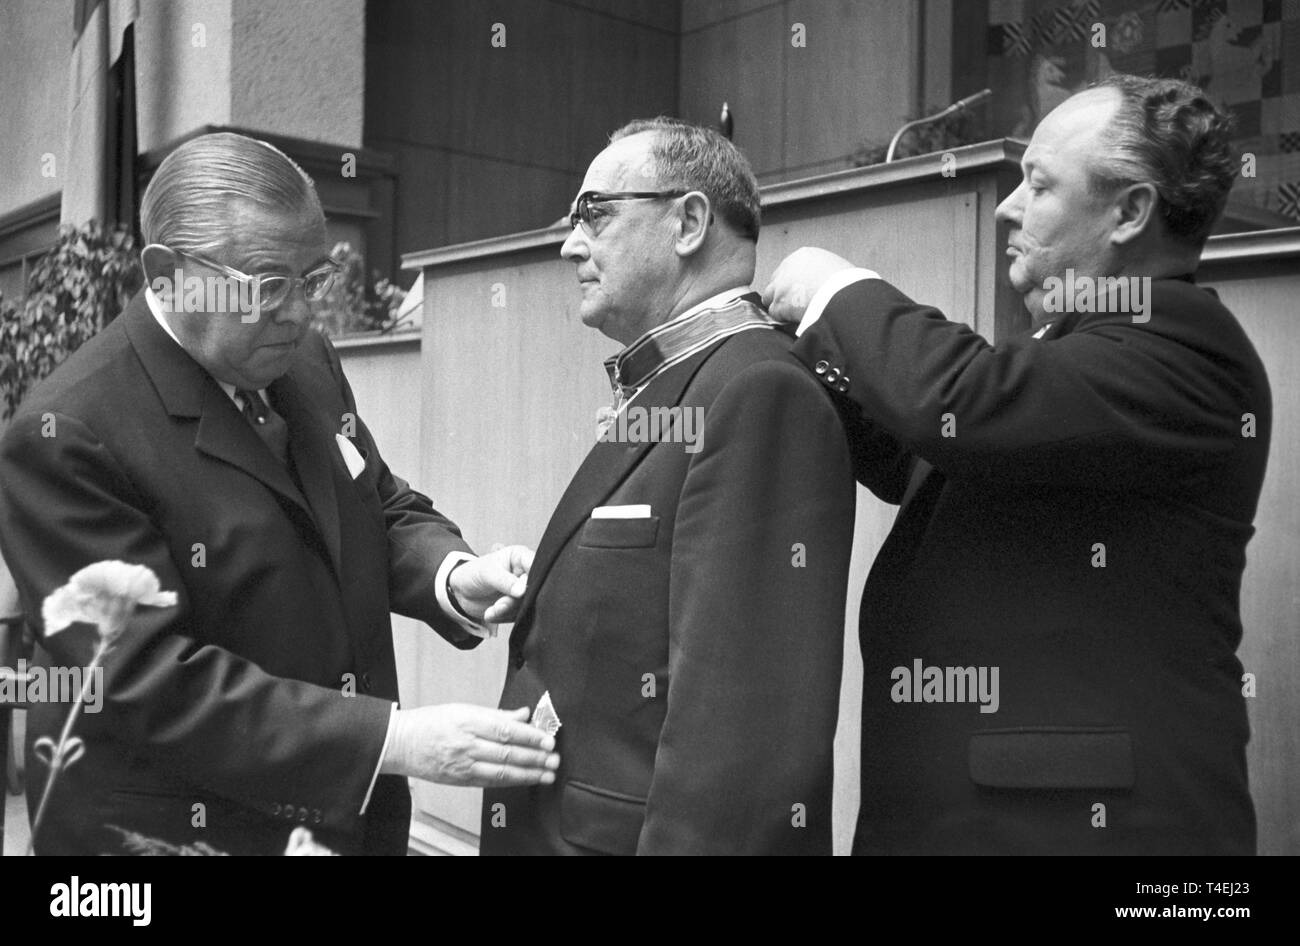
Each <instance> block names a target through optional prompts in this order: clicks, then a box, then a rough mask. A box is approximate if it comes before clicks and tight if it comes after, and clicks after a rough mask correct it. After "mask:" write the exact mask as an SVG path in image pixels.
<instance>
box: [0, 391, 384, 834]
mask: <svg viewBox="0 0 1300 946" xmlns="http://www.w3.org/2000/svg"><path fill="white" fill-rule="evenodd" d="M46 418H48V419H50V420H52V422H53V424H54V425H55V426H54V430H55V432H56V435H55V436H43V433H44V432H45V431H43V429H42V428H43V427H44V425H45V419H46ZM46 418H42V416H40V415H36V414H25V415H20V416H19V417H17V418H16V419H15V420H14V421H13V423H12V425H11V427H10V429H9V430H7V431H6V433H5V436H4V437H3V439H2V440H0V482H2V483H3V489H0V538H3V543H4V549H3V552H4V556H5V559H6V561H7V562H8V563H9V564H10V566H11V568H12V570H13V573H14V577H15V579H16V581H17V583H18V585H19V588H20V590H21V593H22V597H23V601H24V604H25V607H26V609H27V612H28V614H29V615H32V616H33V618H34V620H35V622H36V623H39V621H38V620H36V619H37V618H38V616H39V615H40V613H41V612H40V608H41V603H42V601H43V600H44V598H45V596H46V595H48V594H49V593H50V592H51V591H53V590H54V589H55V588H57V587H59V586H61V585H63V584H64V582H66V581H67V579H68V577H69V576H70V575H71V574H72V573H74V572H75V571H77V570H79V569H80V568H82V567H84V566H86V565H88V564H90V563H92V562H97V561H103V560H124V561H129V562H132V563H138V564H141V565H145V566H147V567H148V568H150V569H152V570H153V572H154V573H155V574H156V575H157V576H158V579H159V581H160V582H161V585H162V588H163V589H164V590H168V591H175V592H177V595H178V603H177V605H176V607H173V608H141V609H140V610H139V611H137V612H136V614H135V615H134V616H133V617H132V619H131V620H130V622H129V623H128V626H127V628H126V629H125V631H124V633H123V634H122V635H121V637H120V638H119V639H118V641H117V643H116V644H115V645H114V647H113V649H112V650H111V651H110V652H109V654H108V655H107V657H106V660H105V663H104V677H103V688H102V692H103V695H104V696H103V706H102V709H103V710H108V711H107V712H100V713H95V714H86V715H84V716H83V717H82V718H81V721H80V722H79V723H78V732H79V734H80V735H82V736H83V737H84V738H85V740H86V742H87V743H88V744H90V745H91V746H92V747H93V746H94V745H95V739H96V737H95V730H96V729H97V728H98V727H103V726H111V727H112V733H113V738H114V739H115V740H118V741H121V742H125V743H126V744H127V745H130V746H133V747H135V749H136V751H138V752H139V753H141V754H142V755H144V756H153V757H155V758H157V759H162V760H165V761H166V764H167V766H168V768H169V769H170V770H171V771H173V772H176V773H177V774H178V775H180V776H181V777H183V778H185V779H186V780H187V781H189V782H191V783H193V784H196V785H201V786H203V787H204V788H205V789H208V790H210V791H212V792H214V793H216V794H218V795H222V796H225V797H227V798H230V799H234V800H238V801H241V802H243V803H245V804H248V805H250V806H252V807H255V808H258V809H269V808H270V807H271V803H272V802H274V801H279V800H283V799H284V798H293V799H295V800H296V801H298V802H299V803H300V804H303V805H306V806H308V807H311V808H319V809H320V810H321V812H322V816H323V819H324V825H325V826H326V827H329V828H338V829H341V830H354V829H355V827H356V823H357V818H358V812H359V811H360V809H361V805H362V801H363V799H364V798H365V795H366V791H367V789H368V787H369V782H370V778H371V775H372V772H373V769H374V761H375V760H376V759H377V758H378V757H379V752H380V749H381V747H382V745H383V742H384V738H385V734H386V732H387V727H388V720H389V715H390V713H391V704H390V703H389V701H387V700H383V699H376V698H373V697H369V696H365V695H361V694H357V695H355V696H352V697H348V698H345V697H344V696H343V695H342V694H341V693H340V691H338V690H334V689H330V688H327V687H321V686H316V685H313V684H309V683H304V682H301V681H297V680H291V679H285V678H280V677H275V676H272V675H270V674H268V673H266V672H265V671H263V670H262V669H260V668H259V667H258V666H257V665H256V664H255V663H252V662H251V661H249V660H246V659H243V658H241V657H239V656H237V655H235V654H233V653H231V652H230V651H228V650H225V649H223V648H221V647H218V646H215V645H213V644H211V643H201V642H200V640H199V639H198V637H197V635H196V634H195V633H194V630H193V629H192V628H191V626H190V621H191V617H190V613H191V612H190V604H189V600H188V598H187V592H186V585H185V581H184V579H183V577H182V575H181V573H180V568H179V567H178V565H177V563H176V562H175V561H174V560H173V559H172V557H171V555H170V552H169V548H168V545H167V542H166V541H165V539H164V537H163V536H162V534H160V532H159V531H158V529H157V528H156V526H155V525H154V523H153V522H152V521H151V519H150V516H149V512H148V503H147V501H146V499H145V498H144V497H143V496H141V495H140V494H139V493H138V492H137V491H136V489H135V487H134V486H133V484H132V482H131V481H130V479H129V478H128V477H127V476H126V475H125V474H124V473H123V471H122V470H121V467H120V466H119V464H118V462H117V461H116V459H115V458H114V457H113V455H112V453H111V452H110V451H109V449H108V448H107V447H106V446H105V445H104V444H103V443H102V442H101V441H100V440H99V439H98V438H97V437H96V436H95V435H94V433H93V432H92V431H91V430H89V429H88V428H87V427H86V426H85V425H84V424H83V423H81V422H80V421H78V420H77V419H75V418H73V417H69V416H63V415H57V414H56V415H52V416H51V415H46ZM205 630H206V631H207V633H205V634H204V635H203V639H204V640H208V641H211V640H219V639H220V636H221V634H220V628H215V629H213V628H208V629H205ZM95 643H96V635H95V631H94V629H93V628H91V627H90V626H88V625H84V624H77V625H73V626H72V627H71V628H69V629H67V630H64V631H61V632H59V633H58V634H56V635H54V636H50V637H44V638H43V639H42V645H43V646H44V647H45V648H46V649H47V650H48V651H49V653H50V654H51V657H52V663H53V665H55V666H86V665H87V664H89V662H90V659H91V655H92V653H93V651H94V648H95ZM268 813H270V812H269V811H268Z"/></svg>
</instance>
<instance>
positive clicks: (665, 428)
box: [482, 119, 854, 854]
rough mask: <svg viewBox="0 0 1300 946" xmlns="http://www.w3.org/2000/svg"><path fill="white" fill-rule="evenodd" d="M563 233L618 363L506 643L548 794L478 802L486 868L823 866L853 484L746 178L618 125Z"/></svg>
mask: <svg viewBox="0 0 1300 946" xmlns="http://www.w3.org/2000/svg"><path fill="white" fill-rule="evenodd" d="M571 221H572V223H573V232H572V234H571V235H570V236H569V238H568V239H567V240H566V241H565V243H564V247H563V249H562V251H561V255H562V256H563V257H564V259H566V260H568V261H569V262H571V263H572V264H573V265H574V267H575V269H576V271H577V272H576V275H577V277H578V282H579V285H580V291H581V294H582V295H581V301H580V303H579V306H578V313H579V316H580V317H581V319H582V321H583V322H584V323H585V324H586V325H588V326H590V327H591V328H594V329H597V330H599V331H600V332H602V333H604V334H605V335H608V336H609V337H610V338H612V339H615V340H616V341H618V342H620V343H621V344H622V345H623V346H625V347H624V348H623V350H622V351H621V352H620V353H619V354H618V355H616V356H615V357H613V358H611V359H610V360H609V361H608V362H607V363H606V365H605V368H606V370H607V371H608V373H609V377H610V379H611V382H612V385H613V398H614V400H613V403H612V404H611V405H610V406H609V407H607V408H604V409H603V411H602V417H601V424H600V433H599V435H598V442H597V443H596V445H595V446H594V447H593V448H592V450H591V452H590V454H589V455H588V456H587V459H586V461H585V462H584V463H583V464H582V466H581V467H580V468H579V469H578V471H577V473H576V474H575V476H574V478H573V480H572V482H571V483H570V484H569V487H568V490H567V491H566V492H565V494H564V497H563V498H562V499H561V500H560V504H559V506H558V507H557V509H556V510H555V513H554V515H553V516H552V517H551V521H550V524H549V525H548V526H547V528H546V532H545V534H544V535H543V537H542V540H541V543H540V545H539V546H538V550H537V558H536V560H535V561H534V563H533V570H532V573H531V576H530V578H529V583H528V589H527V592H526V593H525V596H524V600H523V603H522V604H521V605H520V617H519V620H518V621H517V623H516V624H515V629H514V632H513V634H512V636H511V641H510V666H509V669H508V671H507V678H506V684H505V695H504V697H503V700H502V705H503V706H518V705H520V704H533V705H538V704H540V705H541V706H542V707H543V709H544V711H549V712H551V713H552V714H553V715H552V721H553V722H554V721H557V720H558V723H559V726H560V728H559V730H558V741H559V745H558V746H557V748H558V750H559V753H560V756H561V759H562V761H561V764H560V768H559V770H558V773H557V779H556V781H555V783H554V784H551V785H543V786H535V787H530V788H504V789H500V790H498V789H495V788H493V789H489V790H488V791H487V792H486V793H485V796H484V806H483V824H482V850H483V852H484V853H487V854H512V853H526V854H595V853H603V854H686V853H692V854H705V853H709V854H740V853H746V854H770V853H787V854H795V853H824V854H829V853H830V852H831V784H832V758H833V751H832V743H833V740H834V735H835V723H836V717H837V715H838V709H839V690H840V665H841V658H842V654H843V649H844V604H845V585H846V581H847V577H848V565H849V551H850V545H851V537H852V532H853V514H854V486H853V478H852V472H851V464H850V461H849V452H848V447H847V444H846V439H845V435H844V432H843V430H842V428H841V426H840V423H839V420H838V417H837V415H836V413H835V410H834V408H833V406H832V403H831V399H830V397H829V396H828V395H827V394H826V393H825V392H824V391H823V390H822V385H821V384H819V383H818V382H817V381H816V380H815V379H813V377H812V376H811V375H809V374H808V373H807V372H806V371H804V370H802V366H801V365H800V364H799V362H798V361H797V360H795V358H794V356H793V355H792V354H791V347H792V342H791V338H790V337H789V336H788V335H786V334H784V333H782V332H780V331H777V330H775V323H774V322H773V321H772V320H771V319H769V318H768V316H767V313H766V312H765V311H764V310H763V308H762V307H761V306H760V305H759V304H758V297H757V295H756V294H755V293H753V292H751V291H750V289H749V285H750V282H751V280H752V279H753V277H754V266H755V252H756V244H757V240H758V230H759V202H758V186H757V182H756V181H755V180H754V175H753V173H752V172H751V171H750V169H749V165H748V163H747V162H746V161H745V159H744V157H743V156H742V155H741V154H740V152H738V151H737V150H736V149H735V148H734V147H733V146H732V145H731V143H730V142H729V141H727V140H726V139H724V138H722V137H721V136H719V135H718V134H716V133H715V132H712V131H710V130H708V129H703V128H697V127H693V126H690V125H686V124H683V123H681V122H676V121H672V120H668V119H658V120H654V121H642V122H633V123H632V124H630V125H628V126H626V127H624V128H623V129H621V130H620V131H618V132H616V133H615V134H614V135H613V137H612V142H611V144H610V146H609V147H608V148H606V149H605V150H604V151H602V152H601V153H600V154H599V155H598V156H597V157H596V159H595V160H594V161H593V162H592V164H591V167H590V169H589V170H588V171H587V175H586V179H585V180H584V182H583V185H582V191H581V193H580V194H579V196H578V198H577V201H576V202H575V205H574V209H573V213H572V216H571ZM589 367H591V368H595V367H596V366H594V365H592V366H589Z"/></svg>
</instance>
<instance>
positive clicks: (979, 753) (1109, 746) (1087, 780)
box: [970, 726, 1135, 790]
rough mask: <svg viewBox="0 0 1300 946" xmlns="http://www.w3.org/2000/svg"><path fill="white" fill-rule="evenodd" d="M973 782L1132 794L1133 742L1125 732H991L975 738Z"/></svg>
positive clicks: (1070, 729)
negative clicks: (1115, 791)
mask: <svg viewBox="0 0 1300 946" xmlns="http://www.w3.org/2000/svg"><path fill="white" fill-rule="evenodd" d="M970 777H971V781H973V782H974V783H975V784H976V785H979V786H982V787H984V788H1012V789H1113V790H1115V789H1118V790H1124V789H1131V788H1132V787H1133V782H1134V777H1135V776H1134V764H1133V741H1132V738H1131V737H1130V735H1129V733H1128V730H1125V729H1107V728H1087V727H1046V726H1045V727H1041V728H1023V729H990V730H986V731H984V732H977V733H974V734H972V735H971V738H970Z"/></svg>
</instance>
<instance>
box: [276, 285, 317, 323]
mask: <svg viewBox="0 0 1300 946" xmlns="http://www.w3.org/2000/svg"><path fill="white" fill-rule="evenodd" d="M311 317H312V311H311V303H309V302H308V301H307V296H306V295H305V294H304V293H303V289H302V286H299V285H295V286H294V287H293V288H292V289H290V290H289V294H288V295H287V296H285V297H284V301H283V302H281V303H280V304H279V305H278V306H276V308H275V320H276V321H277V322H290V323H292V324H294V325H302V324H303V323H305V322H308V321H310V320H311Z"/></svg>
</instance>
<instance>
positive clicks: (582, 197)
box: [569, 190, 690, 236]
mask: <svg viewBox="0 0 1300 946" xmlns="http://www.w3.org/2000/svg"><path fill="white" fill-rule="evenodd" d="M689 193H690V191H682V190H676V191H618V192H617V193H613V194H602V193H601V192H600V191H583V192H582V193H581V194H579V195H578V199H577V201H576V202H575V205H574V207H575V209H574V211H573V213H571V214H569V226H571V227H574V228H575V229H576V228H577V226H578V224H579V223H581V224H582V225H583V226H584V227H585V228H586V230H587V232H588V233H590V234H591V235H592V236H595V230H594V229H593V227H594V226H595V220H596V215H595V213H594V212H593V210H592V206H591V205H592V204H605V203H609V202H610V201H612V200H666V199H668V198H670V197H685V196H686V195H687V194H689Z"/></svg>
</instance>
